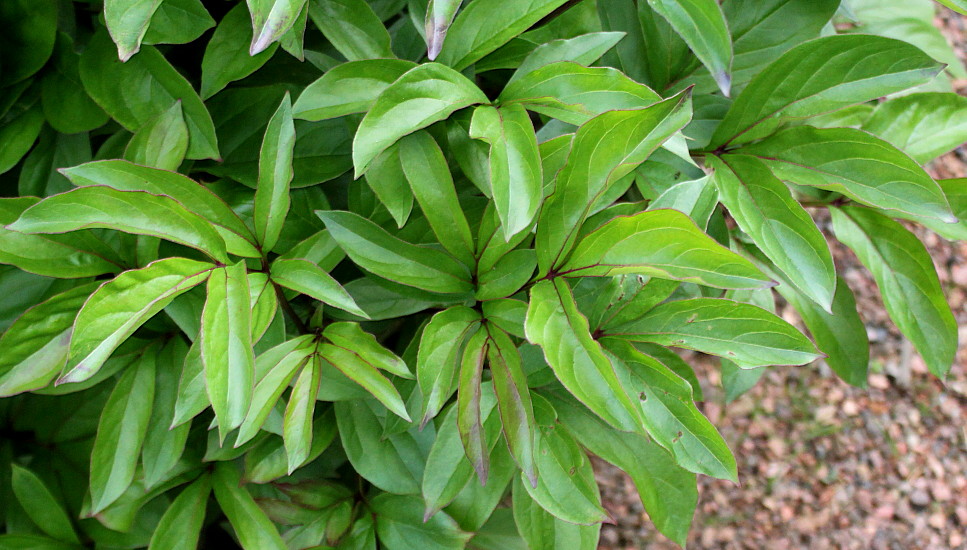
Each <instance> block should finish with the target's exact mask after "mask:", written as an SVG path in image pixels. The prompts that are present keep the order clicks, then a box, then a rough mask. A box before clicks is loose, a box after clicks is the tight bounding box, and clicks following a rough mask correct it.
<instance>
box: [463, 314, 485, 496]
mask: <svg viewBox="0 0 967 550" xmlns="http://www.w3.org/2000/svg"><path fill="white" fill-rule="evenodd" d="M488 343H489V342H488V338H487V333H486V331H483V330H478V331H477V332H475V333H473V334H472V335H471V336H470V338H469V340H467V344H466V346H464V349H463V355H462V357H461V358H460V371H459V376H458V378H457V380H458V388H457V428H458V430H459V432H460V441H462V442H463V448H464V451H465V452H466V455H467V458H468V459H470V464H472V465H473V469H474V471H475V472H477V478H478V479H479V480H480V483H481V484H482V485H486V484H487V475H488V472H489V470H490V452H489V448H488V446H487V440H486V434H485V433H484V428H483V412H482V406H481V403H482V400H483V397H482V394H483V388H482V385H481V384H482V378H483V367H484V363H485V362H486V358H487V347H488Z"/></svg>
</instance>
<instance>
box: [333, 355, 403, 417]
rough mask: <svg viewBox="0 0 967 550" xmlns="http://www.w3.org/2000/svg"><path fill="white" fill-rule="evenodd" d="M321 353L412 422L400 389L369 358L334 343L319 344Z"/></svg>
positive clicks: (384, 403)
mask: <svg viewBox="0 0 967 550" xmlns="http://www.w3.org/2000/svg"><path fill="white" fill-rule="evenodd" d="M319 354H320V355H321V356H322V357H323V358H324V359H325V360H326V361H328V362H329V363H331V364H332V365H333V366H334V367H336V368H337V369H339V371H340V372H342V373H343V374H345V375H346V377H347V378H349V379H350V380H352V381H353V382H356V383H357V384H359V385H360V386H362V387H363V388H365V389H366V391H368V392H369V393H371V394H372V395H373V397H375V398H376V399H378V400H379V402H380V403H382V404H383V405H385V406H386V408H387V409H389V410H390V411H392V412H393V413H394V414H395V415H397V416H399V417H400V418H402V419H403V420H406V421H407V422H410V415H409V414H408V413H407V412H406V404H404V403H403V398H402V397H400V393H399V391H397V390H396V387H394V386H393V383H392V382H390V381H389V379H388V378H386V377H385V376H383V375H382V373H380V372H379V370H377V369H376V367H375V366H374V365H373V364H372V363H371V362H369V361H368V360H367V358H365V357H362V356H361V355H359V354H357V353H356V352H354V351H352V350H348V349H346V348H341V347H339V346H334V345H332V344H323V345H321V346H319Z"/></svg>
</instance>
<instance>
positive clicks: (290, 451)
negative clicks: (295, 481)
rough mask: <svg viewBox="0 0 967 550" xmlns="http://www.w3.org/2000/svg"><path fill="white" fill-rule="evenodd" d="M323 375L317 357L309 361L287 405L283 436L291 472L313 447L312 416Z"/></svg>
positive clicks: (307, 455)
mask: <svg viewBox="0 0 967 550" xmlns="http://www.w3.org/2000/svg"><path fill="white" fill-rule="evenodd" d="M321 376H322V363H321V362H320V361H319V360H318V359H315V360H311V361H309V362H308V363H307V364H306V366H305V367H304V368H303V369H302V372H301V373H300V374H299V377H298V378H297V379H296V382H295V385H294V386H293V387H292V394H291V395H290V396H289V403H288V405H286V408H285V421H284V422H283V424H282V438H283V440H284V442H285V454H286V458H287V460H288V473H290V474H291V473H292V472H293V471H295V469H296V468H298V467H299V466H300V465H301V464H302V463H303V462H305V460H306V459H307V458H308V457H309V453H310V451H311V449H312V415H313V413H314V412H315V410H316V396H317V395H318V394H319V379H320V377H321Z"/></svg>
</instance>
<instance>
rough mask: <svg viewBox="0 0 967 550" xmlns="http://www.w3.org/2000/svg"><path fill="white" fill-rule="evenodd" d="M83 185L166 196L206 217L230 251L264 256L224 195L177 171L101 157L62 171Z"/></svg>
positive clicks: (237, 253)
mask: <svg viewBox="0 0 967 550" xmlns="http://www.w3.org/2000/svg"><path fill="white" fill-rule="evenodd" d="M60 172H61V173H62V174H64V176H66V177H67V179H69V180H70V181H71V183H73V184H74V185H77V186H79V187H90V186H101V185H106V186H108V187H112V188H114V189H117V190H118V191H145V192H147V193H151V194H153V195H166V196H168V197H170V198H172V199H174V200H176V201H178V202H180V203H181V205H182V206H184V208H187V209H188V210H190V211H191V212H194V213H195V214H198V215H199V216H201V217H203V218H205V219H206V220H207V221H208V222H210V223H211V224H213V225H214V229H215V231H217V232H218V234H219V235H221V236H222V238H223V239H224V240H225V245H226V247H227V249H228V252H230V253H232V254H236V255H240V256H245V257H256V258H257V257H260V256H261V254H259V252H258V250H256V249H255V246H254V243H255V237H254V236H253V235H252V232H251V230H249V229H248V227H246V226H245V223H243V222H242V220H241V219H240V218H239V217H238V215H237V214H235V212H234V211H232V209H231V208H230V207H229V206H228V204H226V203H225V201H224V200H222V198H221V197H219V196H218V195H216V194H215V193H213V192H211V191H209V190H208V189H207V188H206V187H205V186H203V185H199V184H198V183H197V182H195V181H193V180H191V179H190V178H188V177H186V176H183V175H181V174H178V173H175V172H169V171H167V170H159V169H156V168H149V167H147V166H138V165H137V164H131V163H130V162H128V161H124V160H99V161H94V162H88V163H85V164H81V165H79V166H73V167H71V168H65V169H63V170H61V171H60Z"/></svg>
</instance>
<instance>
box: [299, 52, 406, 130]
mask: <svg viewBox="0 0 967 550" xmlns="http://www.w3.org/2000/svg"><path fill="white" fill-rule="evenodd" d="M414 67H416V63H413V62H412V61H404V60H402V59H363V60H360V61H350V62H349V63H343V64H342V65H337V66H335V67H333V68H332V69H330V70H328V71H326V73H325V74H324V75H322V76H321V77H320V78H319V79H318V80H316V81H315V82H313V83H312V84H309V86H308V87H306V89H305V90H304V91H303V92H302V94H300V95H299V99H297V100H296V102H295V105H293V106H292V115H293V116H294V117H295V118H301V119H304V120H312V121H318V120H325V119H328V118H336V117H340V116H344V115H349V114H353V113H365V112H366V111H368V110H369V109H370V107H372V105H373V103H374V102H375V101H376V98H377V97H379V95H380V94H381V93H383V90H385V89H386V88H388V87H389V85H390V84H392V83H393V82H395V81H396V79H398V78H399V77H401V76H403V74H405V73H406V72H407V71H409V70H410V69H412V68H414Z"/></svg>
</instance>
